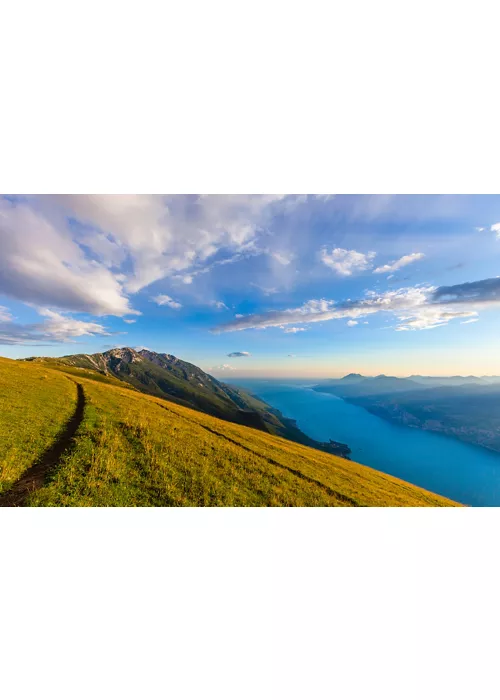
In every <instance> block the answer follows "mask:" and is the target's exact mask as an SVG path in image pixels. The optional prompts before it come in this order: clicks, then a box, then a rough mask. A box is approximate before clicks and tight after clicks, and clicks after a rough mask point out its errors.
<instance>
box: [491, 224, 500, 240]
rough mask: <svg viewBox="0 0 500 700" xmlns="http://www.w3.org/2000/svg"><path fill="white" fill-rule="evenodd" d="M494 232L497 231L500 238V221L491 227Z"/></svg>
mask: <svg viewBox="0 0 500 700" xmlns="http://www.w3.org/2000/svg"><path fill="white" fill-rule="evenodd" d="M490 230H491V231H492V232H493V233H496V236H497V238H500V221H499V222H498V224H493V226H492V227H491V229H490Z"/></svg>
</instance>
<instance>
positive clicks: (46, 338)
mask: <svg viewBox="0 0 500 700" xmlns="http://www.w3.org/2000/svg"><path fill="white" fill-rule="evenodd" d="M38 313H39V314H40V315H41V316H42V317H44V318H45V319H46V320H45V321H43V322H41V323H30V324H24V325H23V324H19V323H12V322H11V321H9V319H6V320H4V319H1V318H0V321H1V323H0V345H47V344H51V343H63V342H71V341H72V340H73V339H74V338H80V337H82V336H85V335H90V336H95V335H111V334H110V333H109V332H108V331H107V330H106V328H105V327H104V326H103V325H101V324H100V323H92V322H89V321H80V320H78V319H75V318H72V317H71V316H67V315H64V314H61V313H59V312H57V311H53V310H51V309H39V310H38Z"/></svg>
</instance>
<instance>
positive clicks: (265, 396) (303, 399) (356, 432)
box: [234, 380, 500, 506]
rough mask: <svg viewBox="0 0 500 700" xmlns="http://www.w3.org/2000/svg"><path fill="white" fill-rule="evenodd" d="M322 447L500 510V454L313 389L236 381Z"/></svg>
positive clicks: (303, 385)
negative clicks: (341, 448)
mask: <svg viewBox="0 0 500 700" xmlns="http://www.w3.org/2000/svg"><path fill="white" fill-rule="evenodd" d="M234 383H235V384H238V385H240V386H241V387H242V388H244V389H245V390H246V391H248V390H249V389H250V391H251V392H252V393H254V394H256V395H257V396H259V397H260V398H261V399H262V400H263V401H265V402H266V403H267V404H269V405H270V406H273V407H274V408H276V409H277V410H279V411H280V412H281V413H282V414H283V415H286V416H293V419H292V420H295V422H296V424H297V426H298V428H299V429H300V430H301V431H302V432H303V433H305V434H306V435H308V436H309V437H310V438H311V439H313V440H316V441H317V442H325V441H327V440H329V439H332V436H333V439H334V440H335V441H336V442H341V443H343V444H347V445H349V448H350V449H351V453H350V455H349V457H350V459H351V460H352V461H353V462H358V463H359V464H363V465H366V466H368V467H371V468H373V469H376V470H378V471H381V472H384V473H386V474H389V475H391V476H395V477H397V478H400V479H403V480H404V481H408V482H409V483H412V484H415V485H417V486H421V487H422V488H425V489H427V490H429V491H432V492H434V493H438V494H440V495H443V496H445V497H447V498H451V499H452V500H455V501H458V502H459V503H463V504H465V505H469V506H500V454H499V453H497V452H494V451H492V450H489V449H487V448H485V447H484V446H482V445H477V444H473V443H471V442H468V441H464V440H459V439H456V437H455V436H451V435H447V434H445V433H442V432H436V431H429V430H421V429H417V430H409V429H408V428H409V426H405V425H401V424H400V423H398V422H392V421H389V420H387V419H385V418H383V417H381V416H379V415H376V414H375V413H372V412H370V411H368V410H367V409H366V408H365V407H363V406H359V405H356V404H355V403H352V402H348V401H347V400H346V399H344V398H343V397H339V396H337V395H334V394H331V393H327V392H318V391H315V390H314V388H313V387H314V385H311V384H310V383H307V384H306V383H305V382H303V383H300V384H299V383H298V382H288V383H286V382H280V381H273V380H241V381H235V382H234Z"/></svg>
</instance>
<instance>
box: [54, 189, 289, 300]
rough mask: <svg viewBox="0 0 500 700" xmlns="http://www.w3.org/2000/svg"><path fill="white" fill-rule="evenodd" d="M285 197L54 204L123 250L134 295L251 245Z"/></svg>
mask: <svg viewBox="0 0 500 700" xmlns="http://www.w3.org/2000/svg"><path fill="white" fill-rule="evenodd" d="M285 197H286V195H273V194H271V195H61V196H59V197H58V199H57V204H58V205H59V206H63V207H64V208H65V209H66V210H67V211H68V212H69V213H70V214H71V215H72V216H74V217H76V218H77V219H78V220H79V221H82V222H83V223H85V224H87V225H90V226H92V227H94V228H96V229H98V230H99V231H100V232H102V233H103V234H109V235H111V236H112V237H113V241H114V242H116V243H118V244H119V246H120V247H121V248H123V249H124V250H125V251H126V254H127V256H128V258H129V259H130V260H131V262H132V265H133V269H132V272H131V274H130V275H129V276H128V278H127V281H126V285H125V287H126V289H127V290H128V291H129V292H136V291H138V290H140V289H142V288H143V287H145V286H147V285H149V284H151V283H152V282H154V281H157V280H159V279H162V278H163V277H167V276H171V275H173V274H175V273H177V274H178V273H182V274H183V281H184V282H186V283H189V282H190V281H192V280H190V279H189V277H190V272H191V270H192V269H194V268H196V266H197V265H199V264H203V263H205V262H206V261H208V260H209V259H210V258H211V257H212V256H213V255H214V254H215V253H217V252H218V251H220V250H225V251H226V252H229V253H231V252H232V253H235V252H237V251H239V250H240V249H242V247H244V246H245V245H248V244H249V243H251V242H252V241H254V239H255V238H256V236H257V233H258V231H259V229H260V227H261V226H262V225H264V224H265V223H266V222H267V221H268V217H269V216H270V214H271V212H272V207H273V205H275V204H277V203H279V202H280V201H282V200H283V199H284V198H285ZM89 244H90V245H92V241H90V242H89Z"/></svg>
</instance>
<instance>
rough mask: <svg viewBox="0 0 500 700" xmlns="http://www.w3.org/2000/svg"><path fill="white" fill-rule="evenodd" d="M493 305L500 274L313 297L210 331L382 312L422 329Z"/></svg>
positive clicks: (499, 301) (498, 297) (498, 302)
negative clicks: (357, 295) (344, 297)
mask: <svg viewBox="0 0 500 700" xmlns="http://www.w3.org/2000/svg"><path fill="white" fill-rule="evenodd" d="M491 306H500V277H495V278H492V279H486V280H479V281H477V282H466V283H464V284H458V285H453V286H451V287H432V286H428V287H424V286H416V287H406V288H402V289H397V290H390V291H387V292H384V293H381V294H379V293H377V292H373V291H371V292H367V294H366V296H365V298H363V299H358V300H348V301H343V302H339V303H336V302H335V301H330V300H327V299H319V300H318V299H313V300H310V301H308V302H306V303H305V304H303V305H302V306H300V307H297V308H293V309H283V310H277V311H269V312H266V313H261V314H251V315H249V316H243V317H240V318H236V319H233V320H232V321H229V322H228V323H225V324H221V325H220V326H218V327H217V328H215V329H214V332H226V331H237V330H245V329H247V328H269V327H275V326H287V325H291V324H295V323H297V322H299V323H317V322H320V321H329V320H332V319H339V318H348V319H350V320H351V321H356V320H357V319H359V318H362V317H366V316H368V315H371V314H377V313H383V312H385V313H389V314H391V315H393V316H394V317H395V318H396V319H397V325H396V330H400V331H408V330H425V329H431V328H437V327H438V326H443V325H446V324H448V323H449V322H450V321H452V320H454V319H461V318H465V319H469V318H475V317H476V316H477V315H478V313H479V312H480V311H481V310H484V309H487V308H489V307H491ZM350 325H353V324H352V323H351V324H350Z"/></svg>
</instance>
